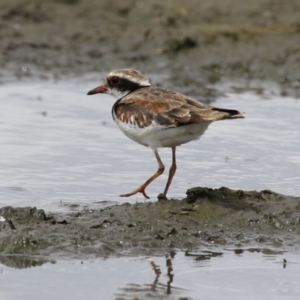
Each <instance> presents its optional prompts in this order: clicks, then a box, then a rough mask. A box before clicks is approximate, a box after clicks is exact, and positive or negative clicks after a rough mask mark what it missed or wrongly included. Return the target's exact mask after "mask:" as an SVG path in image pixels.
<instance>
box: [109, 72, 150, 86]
mask: <svg viewBox="0 0 300 300" xmlns="http://www.w3.org/2000/svg"><path fill="white" fill-rule="evenodd" d="M111 76H118V77H120V78H124V79H127V80H129V81H131V82H135V83H137V84H139V85H142V86H150V85H151V84H150V82H149V79H148V78H146V77H145V76H144V75H143V74H141V73H139V74H134V75H130V74H127V73H125V72H124V73H123V72H121V71H112V72H111V73H109V75H108V77H111Z"/></svg>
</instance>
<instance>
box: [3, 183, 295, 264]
mask: <svg viewBox="0 0 300 300" xmlns="http://www.w3.org/2000/svg"><path fill="white" fill-rule="evenodd" d="M299 201H300V198H299V197H291V196H284V195H280V194H277V193H274V192H272V191H270V190H264V191H261V192H257V191H241V190H231V189H228V188H225V187H223V188H220V189H210V188H203V187H197V188H193V189H189V190H188V191H187V197H186V198H185V199H183V200H176V199H169V200H160V201H156V202H143V203H135V204H129V203H126V202H125V203H123V204H119V205H112V206H109V207H106V208H104V209H89V208H86V209H83V210H79V211H76V212H69V213H64V214H62V213H60V214H58V213H45V212H44V211H43V210H39V209H37V208H34V207H23V208H13V207H9V206H8V207H2V208H1V209H0V216H2V218H5V220H6V221H3V219H2V222H0V240H1V243H0V251H1V263H3V264H6V265H11V266H14V267H17V268H24V267H30V266H31V265H39V264H43V263H45V262H49V261H50V262H55V260H57V259H94V258H97V257H109V256H120V255H126V256H137V255H161V254H164V253H170V251H171V252H172V251H175V252H176V251H186V252H187V254H188V253H189V252H193V253H198V255H199V257H201V255H203V253H202V251H203V250H205V251H210V250H211V251H212V252H215V251H220V252H222V249H231V250H233V251H240V252H242V251H258V252H266V253H272V252H274V253H276V252H282V251H292V252H295V251H298V248H299V230H300V217H299V210H300V206H299ZM205 251H204V252H205ZM201 253H202V254H201ZM205 255H210V254H207V253H206V254H205Z"/></svg>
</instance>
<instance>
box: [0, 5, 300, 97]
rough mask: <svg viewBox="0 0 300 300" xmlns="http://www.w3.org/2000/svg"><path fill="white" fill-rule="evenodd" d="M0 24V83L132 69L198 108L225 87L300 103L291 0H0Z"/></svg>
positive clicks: (298, 32)
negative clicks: (275, 88)
mask: <svg viewBox="0 0 300 300" xmlns="http://www.w3.org/2000/svg"><path fill="white" fill-rule="evenodd" d="M0 16H1V20H0V37H1V38H0V47H1V49H2V51H1V53H0V66H1V71H0V80H1V81H2V82H5V81H7V80H8V79H9V78H10V79H12V80H14V78H18V79H24V78H32V77H37V78H41V79H53V78H54V79H55V80H58V79H59V78H61V77H63V76H65V75H70V76H72V77H73V76H74V75H75V76H80V74H88V73H91V72H96V73H97V74H99V72H102V73H103V74H107V72H108V71H110V70H112V69H115V68H123V67H126V68H128V67H131V68H136V69H140V70H141V71H144V72H146V73H147V74H148V75H150V77H151V73H154V74H161V75H162V77H163V78H164V82H166V84H167V86H168V87H176V89H177V90H179V91H181V92H184V93H187V94H189V95H193V96H198V97H199V95H202V96H203V97H202V98H203V99H201V100H202V101H208V100H210V99H214V97H216V91H215V87H212V84H216V83H220V82H223V81H227V80H229V81H230V82H232V80H235V81H236V83H235V84H234V85H237V86H239V88H243V89H253V88H254V90H255V91H257V92H258V93H263V88H262V82H261V81H262V80H267V81H273V82H275V83H276V84H277V85H279V86H280V90H281V94H282V95H287V94H292V95H296V96H299V94H300V83H299V82H300V74H299V60H300V23H299V20H300V3H299V1H297V0H290V1H279V0H274V1H269V0H253V1H247V2H242V1H239V0H213V1H208V0H207V1H197V0H188V1H184V2H182V1H159V0H154V1H151V2H146V1H136V0H124V1H117V0H109V1H93V0H89V1H82V0H48V1H39V0H25V1H24V0H16V1H4V0H1V1H0ZM96 73H95V74H96ZM98 76H99V75H98ZM156 78H157V77H156ZM156 81H157V82H155V84H162V83H161V82H159V81H160V79H159V78H157V79H156ZM241 82H242V84H240V83H241Z"/></svg>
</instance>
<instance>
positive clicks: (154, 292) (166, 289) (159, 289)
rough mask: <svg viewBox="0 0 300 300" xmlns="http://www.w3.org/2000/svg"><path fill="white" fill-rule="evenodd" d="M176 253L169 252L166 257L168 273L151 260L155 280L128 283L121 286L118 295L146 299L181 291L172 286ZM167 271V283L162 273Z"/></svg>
mask: <svg viewBox="0 0 300 300" xmlns="http://www.w3.org/2000/svg"><path fill="white" fill-rule="evenodd" d="M175 254H176V253H170V254H167V255H166V257H165V263H166V273H165V271H164V267H163V268H162V267H161V266H160V265H158V264H156V263H155V261H154V260H152V261H150V267H151V269H152V270H153V272H154V281H153V282H152V283H151V284H136V283H131V284H127V285H126V286H125V287H123V288H121V289H120V290H121V291H122V292H121V293H118V294H117V296H119V297H121V299H123V298H124V299H125V298H126V299H127V298H129V297H132V298H134V299H144V296H146V295H147V297H149V296H152V297H153V298H155V299H157V297H162V296H163V295H171V294H178V293H181V292H182V291H183V290H182V289H181V288H177V287H174V286H172V283H173V279H174V273H173V271H174V270H173V262H172V258H174V256H175ZM163 273H165V274H166V275H167V278H168V281H167V283H166V284H165V283H161V282H160V280H161V274H163Z"/></svg>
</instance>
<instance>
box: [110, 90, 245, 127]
mask: <svg viewBox="0 0 300 300" xmlns="http://www.w3.org/2000/svg"><path fill="white" fill-rule="evenodd" d="M113 109H114V111H115V114H116V115H117V117H118V118H119V119H120V120H122V121H123V122H126V123H136V124H137V125H138V126H140V127H147V126H149V125H150V124H151V123H152V122H153V121H156V122H157V123H158V124H160V125H164V126H167V127H177V126H183V125H188V124H194V123H201V122H212V121H216V120H220V119H226V118H237V117H242V115H241V114H240V113H239V112H238V111H236V110H226V109H219V108H216V107H212V106H208V105H205V104H203V103H201V102H198V101H196V100H194V99H192V98H189V97H187V96H185V95H182V94H180V93H177V92H174V91H169V90H164V89H160V88H157V87H152V86H151V87H145V88H141V89H138V90H136V91H134V92H133V93H130V94H129V95H127V96H125V97H124V98H123V99H121V100H120V101H117V102H116V104H115V105H114V107H113Z"/></svg>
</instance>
